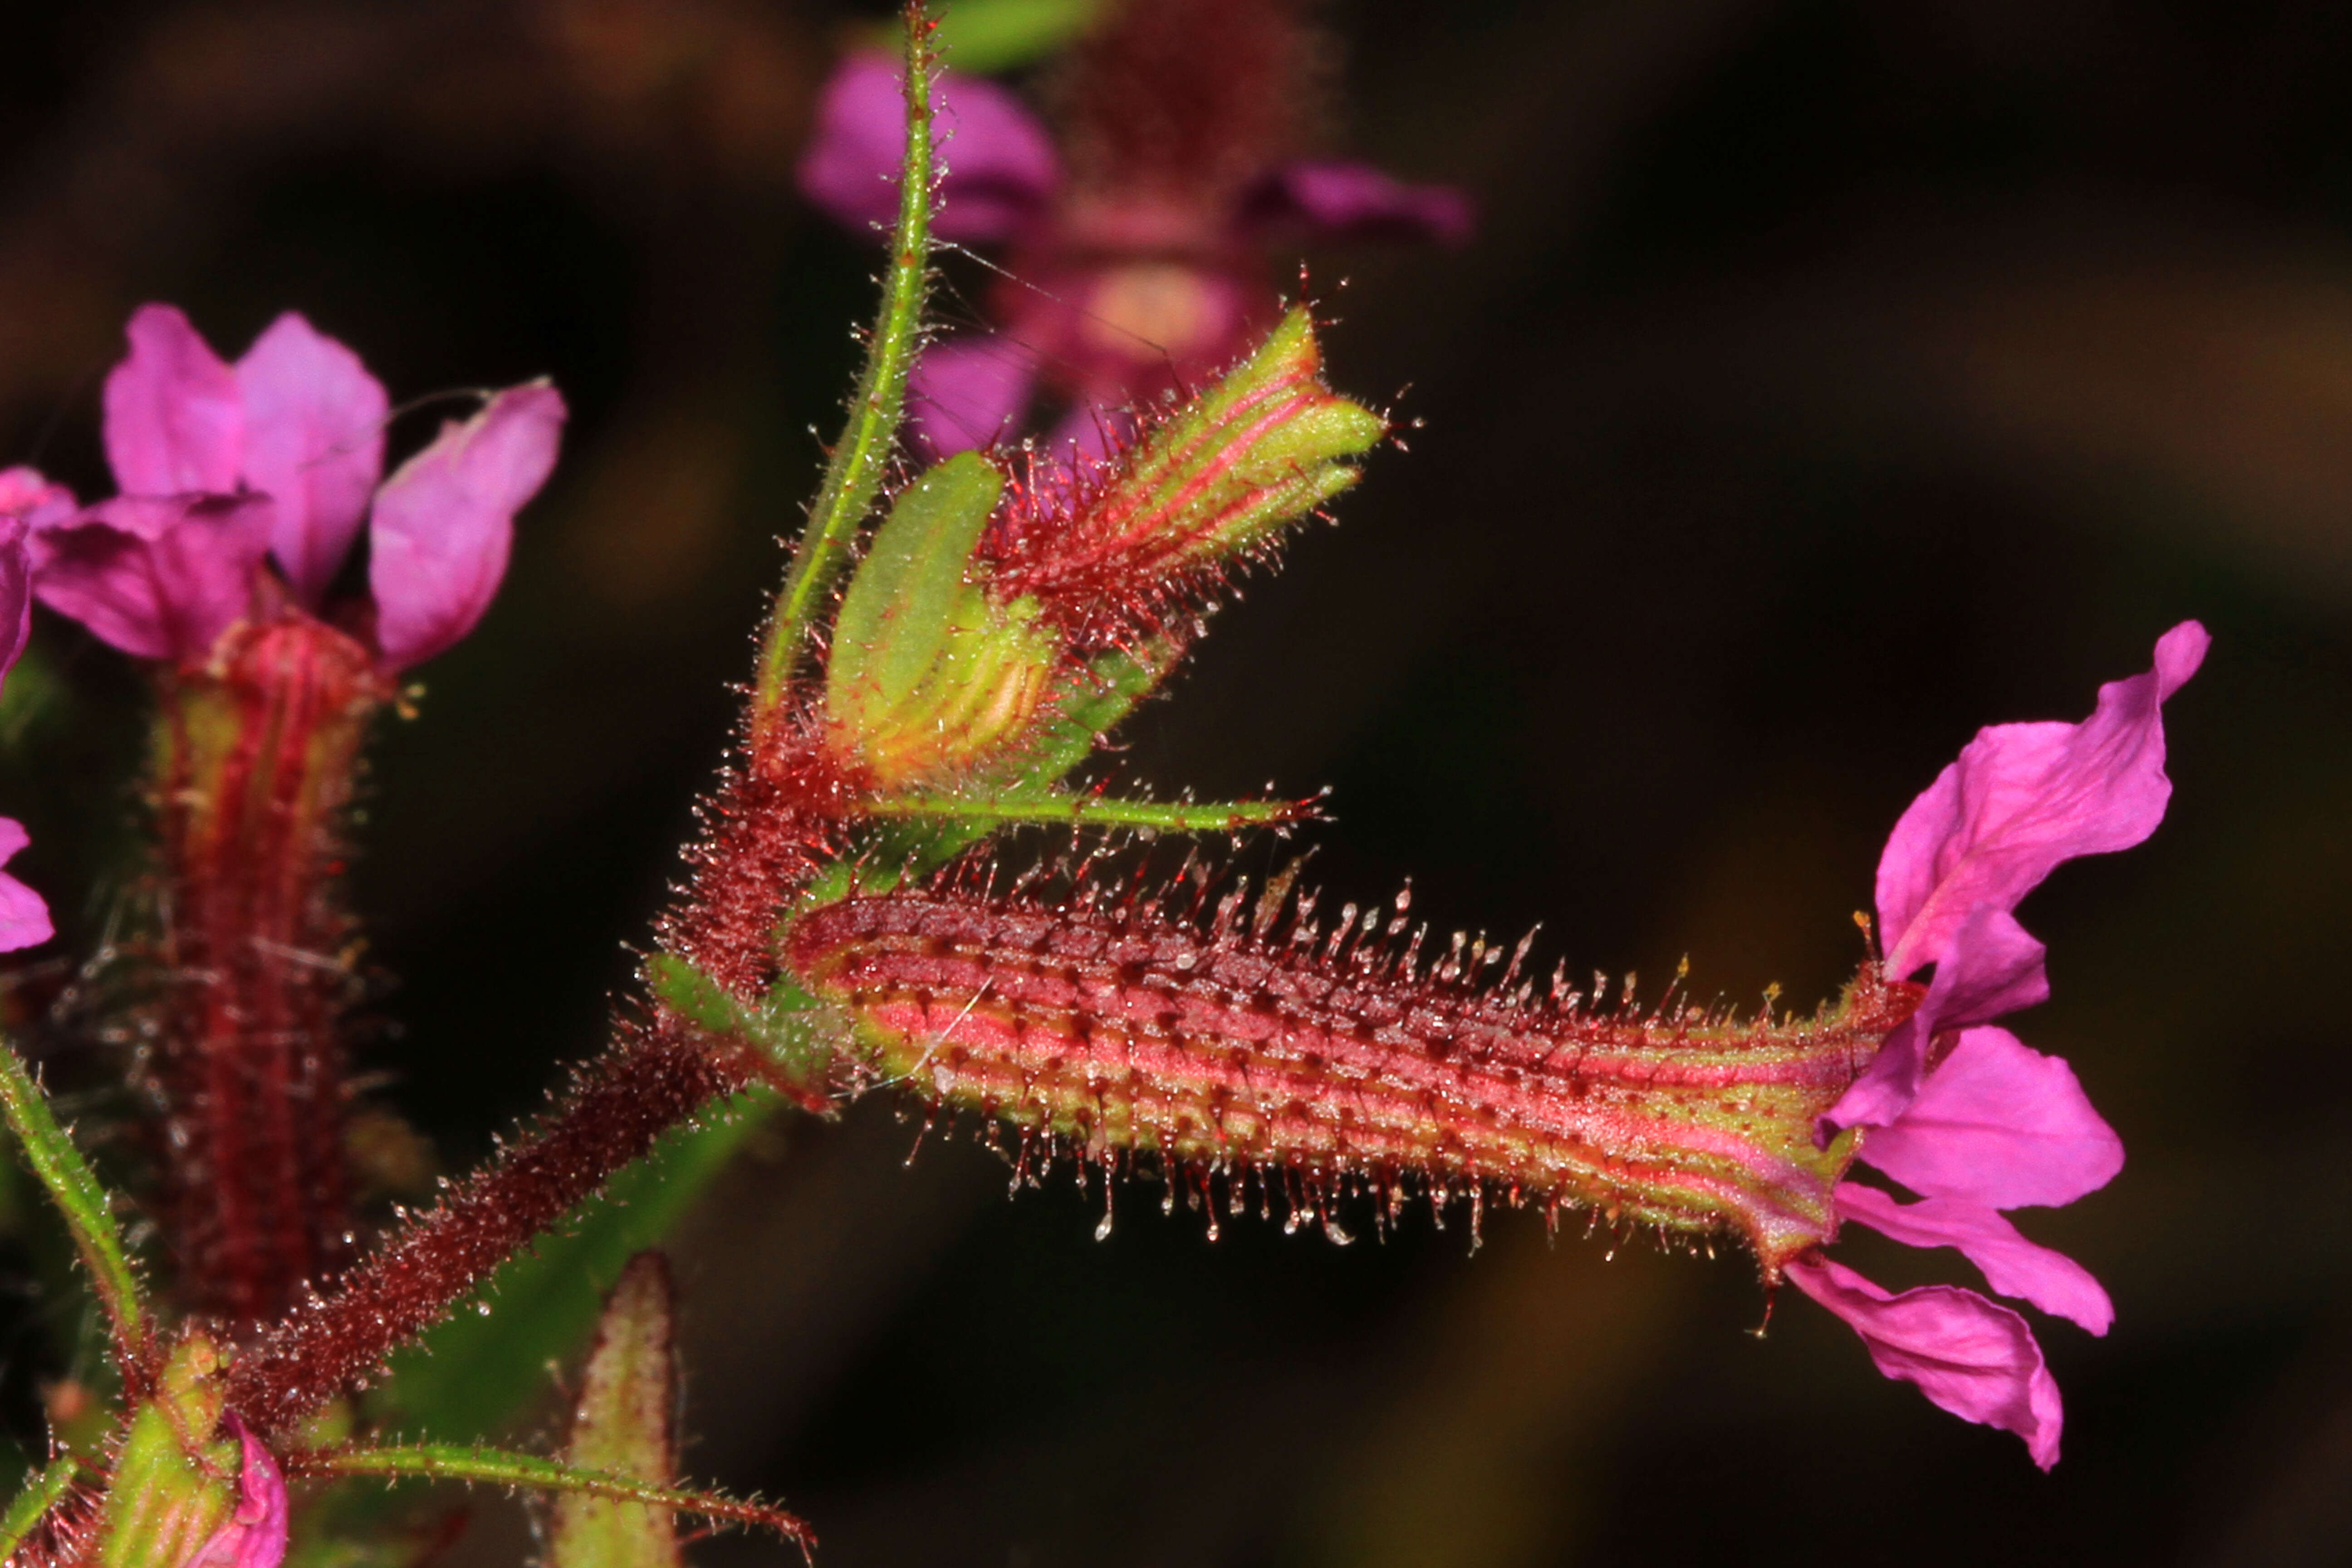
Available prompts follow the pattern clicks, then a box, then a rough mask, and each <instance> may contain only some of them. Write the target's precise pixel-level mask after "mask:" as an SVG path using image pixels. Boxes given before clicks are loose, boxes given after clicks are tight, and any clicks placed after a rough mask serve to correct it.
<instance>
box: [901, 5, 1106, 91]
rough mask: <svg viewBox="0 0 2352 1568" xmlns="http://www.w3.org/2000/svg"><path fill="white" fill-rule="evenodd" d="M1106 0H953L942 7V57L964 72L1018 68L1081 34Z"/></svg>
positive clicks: (985, 71) (940, 44) (1100, 11)
mask: <svg viewBox="0 0 2352 1568" xmlns="http://www.w3.org/2000/svg"><path fill="white" fill-rule="evenodd" d="M1102 13H1103V0H950V3H949V4H948V5H945V6H943V7H941V9H940V32H939V47H940V58H942V59H944V60H946V61H947V63H948V64H949V65H950V66H953V67H954V68H956V69H958V70H961V71H972V72H975V73H980V74H986V73H988V72H991V71H1009V70H1017V69H1019V68H1021V67H1023V66H1025V65H1028V64H1030V63H1031V62H1033V61H1034V60H1036V59H1038V58H1041V57H1043V56H1045V55H1048V54H1051V53H1052V52H1053V51H1054V50H1055V49H1058V48H1060V47H1062V46H1064V45H1065V44H1067V43H1070V42H1071V41H1072V40H1074V39H1076V37H1078V35H1079V34H1081V33H1084V32H1085V31H1086V30H1087V28H1088V27H1090V26H1093V25H1094V21H1095V18H1096V17H1097V16H1101V15H1102Z"/></svg>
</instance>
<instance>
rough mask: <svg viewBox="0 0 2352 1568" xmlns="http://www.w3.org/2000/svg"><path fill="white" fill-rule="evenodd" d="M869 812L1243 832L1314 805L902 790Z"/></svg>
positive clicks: (1004, 822) (995, 822)
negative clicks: (947, 793)
mask: <svg viewBox="0 0 2352 1568" xmlns="http://www.w3.org/2000/svg"><path fill="white" fill-rule="evenodd" d="M866 813H867V815H868V816H881V817H913V818H919V819H921V820H925V821H934V822H952V823H967V824H970V825H971V826H975V827H979V828H982V829H986V828H992V827H1004V826H1013V825H1014V824H1019V823H1049V824H1054V825H1057V826H1070V827H1149V828H1152V829H1154V830H1156V831H1159V832H1162V833H1237V832H1239V831H1241V830H1242V829H1243V828H1244V827H1265V826H1272V825H1274V824H1276V823H1284V822H1297V821H1300V820H1302V819H1304V818H1305V817H1306V816H1308V815H1309V814H1310V813H1309V809H1308V808H1307V807H1303V806H1301V805H1298V804H1297V803H1296V802H1294V801H1287V800H1235V801H1159V800H1120V799H1118V798H1116V797H1114V796H1109V795H1074V794H1071V793H1069V792H1067V791H1062V790H1054V791H1046V792H1043V793H1023V794H1008V795H899V796H896V797H894V798H891V799H888V800H878V801H873V802H870V803H868V804H867V805H866Z"/></svg>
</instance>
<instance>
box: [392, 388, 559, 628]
mask: <svg viewBox="0 0 2352 1568" xmlns="http://www.w3.org/2000/svg"><path fill="white" fill-rule="evenodd" d="M563 419H564V407H563V399H562V396H560V395H558V394H557V393H556V390H555V388H554V387H552V386H550V385H549V384H547V383H545V382H543V381H537V382H532V383H531V384H530V385H528V386H518V387H512V388H509V390H507V391H505V392H501V393H499V395H497V396H495V397H493V398H491V399H490V401H489V403H488V405H487V406H486V407H484V408H483V410H482V411H481V412H480V413H479V414H477V415H476V416H474V417H473V418H471V419H468V420H467V421H466V422H465V423H464V424H463V425H459V424H457V423H456V422H455V421H452V422H451V423H449V424H447V425H444V426H442V427H441V434H440V435H439V436H437V437H435V438H434V441H433V444H432V445H431V446H429V447H425V450H423V451H422V452H419V453H417V454H416V456H415V457H414V458H410V459H409V460H408V461H407V462H405V463H404V464H402V465H401V467H400V471H399V472H398V473H395V474H394V475H393V476H392V478H391V479H386V480H385V481H384V485H383V489H381V490H379V491H378V492H377V493H376V498H375V520H374V522H373V525H372V526H371V527H370V529H369V532H368V539H369V550H370V558H369V561H368V583H369V585H370V586H371V587H372V588H373V590H374V592H375V605H376V646H377V647H379V648H380V649H381V650H382V651H383V658H384V662H385V663H386V664H388V665H390V666H391V667H392V668H394V669H400V668H406V667H407V666H409V665H412V664H416V663H418V662H420V661H422V660H425V659H428V658H432V657H433V656H434V655H435V654H436V653H439V652H441V651H442V650H443V649H444V648H446V647H449V646H450V645H451V644H452V643H454V642H456V641H457V640H458V639H459V638H460V637H464V636H465V635H466V634H467V632H470V631H472V630H473V629H474V624H475V623H476V622H478V621H479V620H480V619H481V618H482V612H483V611H485V610H487V609H488V608H489V607H490V599H491V598H492V596H493V595H496V594H497V593H498V591H499V579H500V578H502V577H504V576H505V575H506V570H507V552H508V550H509V548H510V547H511V546H512V545H513V542H514V515H515V513H516V512H517V511H520V510H521V509H522V506H523V503H524V502H526V501H528V500H530V498H531V497H532V496H534V495H537V494H538V493H539V487H540V486H541V485H542V484H544V483H546V482H547V476H548V473H549V471H550V470H551V469H552V468H554V467H555V452H556V447H557V446H558V444H559V443H560V442H561V440H562V435H563Z"/></svg>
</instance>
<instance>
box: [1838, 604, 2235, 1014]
mask: <svg viewBox="0 0 2352 1568" xmlns="http://www.w3.org/2000/svg"><path fill="white" fill-rule="evenodd" d="M2211 640H2212V639H2211V638H2210V637H2208V636H2207V635H2206V632H2205V628H2204V627H2202V626H2199V625H2198V624H2197V623H2196V622H2194V621H2183V622H2182V623H2181V624H2180V625H2179V626H2175V627H2173V628H2172V629H2171V630H2170V631H2168V632H2167V633H2165V634H2164V637H2162V638H2161V639H2160V640H2159V641H2158V643H2157V645H2156V668H2154V669H2152V670H2150V671H2149V672H2148V673H2147V674H2146V675H2137V676H2134V677H2132V678H2131V679H2127V680H2117V681H2113V682H2110V683H2109V684H2107V685H2105V686H2103V687H2101V688H2100V689H2099V704H2098V707H2097V709H2096V710H2095V711H2094V712H2093V713H2092V714H2091V716H2090V717H2089V718H2088V719H2085V720H2084V721H2083V722H2081V723H2080V724H2058V723H2043V724H1996V725H1993V726H1991V727H1990V728H1989V729H1985V730H1981V731H1978V733H1977V737H1976V739H1975V740H1973V741H1970V742H1969V743H1968V745H1967V746H1966V747H1965V748H1964V749H1963V750H1962V751H1961V752H1960V755H1959V759H1958V761H1957V762H1955V763H1952V764H1951V765H1950V766H1949V767H1948V768H1946V769H1945V770H1944V771H1943V773H1941V774H1940V775H1938V776H1937V780H1936V782H1935V783H1934V784H1931V785H1929V786H1928V787H1927V792H1926V793H1925V794H1923V795H1920V796H1919V798H1918V799H1917V800H1915V801H1913V802H1912V803H1911V806H1910V809H1908V810H1907V811H1906V812H1905V813H1904V814H1903V817H1902V820H1900V821H1899V822H1897V823H1896V824H1895V831H1894V833H1893V834H1892V835H1890V836H1889V837H1888V838H1887V841H1886V849H1885V854H1884V855H1882V856H1881V857H1880V858H1879V863H1878V923H1879V940H1880V941H1881V942H1885V944H1886V950H1887V965H1886V969H1887V973H1889V974H1890V975H1892V976H1893V977H1895V979H1898V980H1900V979H1905V978H1907V977H1908V976H1909V975H1911V974H1913V973H1916V972H1917V971H1918V970H1919V969H1920V968H1921V967H1923V966H1924V965H1927V964H1929V963H1935V962H1937V960H1938V959H1940V958H1941V957H1942V956H1943V955H1944V953H1945V952H1946V951H1947V949H1948V947H1949V945H1950V943H1951V942H1952V941H1953V939H1954V938H1955V937H1956V936H1957V935H1958V931H1959V928H1960V926H1961V924H1962V922H1963V921H1966V920H1967V919H1968V917H1969V913H1970V911H1972V910H1975V909H1976V907H1977V906H1978V905H1979V904H1992V905H1994V906H1996V907H1998V908H2000V909H2003V910H2013V909H2015V908H2016V907H2017V904H2018V901H2019V900H2021V899H2022V898H2024V897H2025V895H2026V894H2027V893H2028V892H2030V891H2032V889H2033V887H2034V886H2035V885H2036V884H2037V883H2039V882H2040V881H2041V880H2042V879H2043V878H2044V877H2047V876H2048V875H2049V874H2050V872H2051V870H2052V869H2053V868H2054V867H2056V866H2057V865H2058V864H2059V863H2060V862H2061V861H2063V860H2068V859H2071V858H2074V857H2075V856H2077V855H2096V854H2105V853H2107V852H2109V851H2112V850H2116V849H2127V848H2129V847H2131V846H2133V845H2135V844H2137V843H2138V842H2140V840H2142V839H2144V838H2146V837H2147V836H2148V835H2149V834H2150V833H2153V832H2154V831H2155V830H2156V825H2157V824H2158V822H2159V821H2161V820H2162V819H2163V817H2164V807H2165V803H2166V802H2167V800H2168V799H2169V798H2170V796H2171V794H2172V784H2171V781H2170V780H2169V779H2168V778H2166V777H2165V773H2164V720H2163V713H2162V707H2163V703H2164V700H2165V699H2166V698H2168V697H2170V696H2171V695H2172V694H2173V692H2175V691H2176V690H2178V689H2179V688H2180V685H2181V683H2182V682H2184V681H2186V680H2187V679H2189V677H2190V676H2191V675H2194V674H2195V673H2196V672H2197V667H2198V665H2199V664H2200V662H2202V660H2203V659H2204V657H2205V650H2206V647H2208V646H2209V645H2210V642H2211Z"/></svg>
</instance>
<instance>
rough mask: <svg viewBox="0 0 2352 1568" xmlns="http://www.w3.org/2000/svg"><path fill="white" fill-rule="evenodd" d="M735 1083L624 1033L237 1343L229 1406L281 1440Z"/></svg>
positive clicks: (721, 1072) (695, 1054)
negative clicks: (468, 1165) (265, 1330)
mask: <svg viewBox="0 0 2352 1568" xmlns="http://www.w3.org/2000/svg"><path fill="white" fill-rule="evenodd" d="M749 1081H750V1080H749V1077H748V1074H746V1073H745V1071H744V1070H743V1069H742V1068H741V1067H740V1066H739V1065H737V1064H735V1063H733V1062H731V1061H730V1059H728V1058H725V1057H722V1056H719V1055H717V1054H714V1053H713V1052H711V1051H710V1050H709V1049H708V1048H706V1047H705V1046H704V1045H702V1044H701V1043H698V1042H697V1041H695V1040H693V1039H691V1038H681V1037H676V1035H675V1032H673V1031H668V1030H663V1029H660V1028H657V1027H655V1026H645V1025H625V1026H623V1028H622V1031H621V1038H620V1039H619V1040H618V1041H616V1042H615V1044H614V1047H612V1048H611V1049H609V1050H608V1051H607V1052H606V1053H605V1054H604V1056H603V1057H601V1058H598V1059H597V1060H596V1061H594V1062H593V1063H592V1064H590V1065H589V1066H588V1067H587V1068H583V1070H582V1072H581V1075H580V1078H579V1079H578V1081H577V1082H576V1083H575V1084H574V1086H573V1088H572V1092H571V1094H570V1095H569V1096H568V1097H567V1098H566V1099H565V1100H564V1101H563V1103H562V1105H561V1106H560V1107H559V1108H558V1109H557V1110H556V1111H555V1113H554V1114H553V1115H552V1116H551V1118H550V1119H549V1120H548V1121H546V1122H545V1123H544V1124H542V1125H541V1127H540V1128H539V1129H537V1130H536V1133H535V1135H533V1136H530V1137H529V1138H527V1139H524V1140H522V1141H520V1142H514V1143H510V1144H509V1145H508V1146H507V1148H506V1149H505V1150H504V1151H503V1152H502V1153H501V1154H500V1156H499V1159H498V1160H497V1161H496V1162H495V1163H492V1164H491V1165H489V1166H488V1168H486V1169H484V1170H482V1171H480V1172H478V1173H475V1174H474V1175H472V1176H470V1177H468V1178H467V1179H466V1180H465V1181H463V1182H461V1183H459V1184H457V1186H456V1187H455V1188H453V1189H452V1190H451V1191H450V1193H449V1194H448V1195H447V1196H446V1197H445V1198H444V1199H443V1200H442V1201H441V1203H440V1204H439V1205H436V1207H435V1208H434V1209H432V1210H431V1211H430V1212H429V1213H427V1214H425V1215H422V1216H421V1217H419V1218H418V1219H417V1220H416V1221H415V1223H414V1224H412V1225H411V1226H409V1227H408V1228H407V1229H406V1230H404V1231H403V1232H401V1233H400V1234H399V1235H398V1236H397V1237H394V1238H393V1240H391V1241H390V1242H389V1243H387V1244H386V1245H385V1246H384V1247H383V1248H381V1249H380V1250H379V1251H377V1252H376V1253H375V1254H374V1255H373V1257H371V1258H369V1259H368V1260H367V1261H366V1262H365V1263H364V1264H362V1266H361V1267H360V1268H357V1269H355V1270H354V1271H353V1272H352V1274H350V1275H349V1276H347V1277H346V1278H345V1279H343V1280H341V1282H340V1283H339V1284H338V1286H337V1287H336V1289H334V1291H333V1292H332V1293H331V1295H328V1296H326V1297H325V1298H323V1299H318V1300H310V1301H308V1302H305V1303H303V1304H302V1305H300V1306H298V1307H296V1308H295V1309H294V1310H293V1311H291V1312H289V1314H288V1315H287V1316H286V1318H285V1320H284V1321H282V1322H280V1323H279V1325H278V1327H277V1328H276V1329H275V1330H273V1331H271V1332H270V1333H269V1334H268V1335H267V1336H266V1337H264V1338H263V1339H262V1340H260V1341H259V1342H257V1343H256V1344H254V1345H253V1346H251V1347H249V1348H248V1349H247V1352H246V1353H245V1354H244V1355H242V1356H241V1357H239V1358H238V1360H237V1362H236V1365H235V1366H234V1367H232V1368H231V1369H230V1372H229V1374H228V1402H229V1405H230V1406H231V1408H233V1409H236V1410H237V1411H238V1412H240V1413H241V1414H242V1415H244V1416H245V1418H246V1419H247V1421H248V1422H250V1423H251V1424H252V1425H253V1426H255V1427H256V1428H257V1430H260V1431H262V1432H264V1433H276V1434H281V1435H282V1434H285V1433H287V1432H289V1431H291V1430H292V1429H293V1428H294V1427H296V1426H298V1425H299V1423H300V1422H301V1421H302V1419H303V1418H304V1417H305V1416H307V1415H310V1413H311V1412H312V1411H314V1410H317V1409H318V1408H319V1407H320V1406H321V1405H325V1404H326V1403H327V1402H328V1401H329V1400H331V1399H332V1398H334V1397H335V1396H336V1395H337V1394H341V1393H342V1392H343V1391H344V1390H345V1389H346V1388H349V1387H351V1386H352V1385H354V1384H362V1383H364V1382H365V1381H366V1379H367V1378H368V1377H369V1375H370V1374H371V1373H373V1372H374V1370H375V1369H376V1367H377V1366H378V1365H379V1364H380V1363H382V1362H383V1358H384V1357H385V1356H386V1355H387V1354H388V1353H390V1352H392V1351H393V1350H394V1348H396V1347H397V1346H399V1345H401V1344H403V1343H405V1342H407V1341H408V1340H410V1339H412V1338H414V1337H415V1335H416V1334H417V1333H418V1332H419V1331H422V1330H423V1329H425V1328H426V1327H428V1326H429V1325H431V1324H432V1323H434V1322H436V1321H439V1320H440V1319H441V1318H443V1317H445V1316H446V1315H447V1313H448V1311H449V1310H450V1308H451V1307H452V1306H453V1305H455V1304H456V1303H457V1301H459V1300H462V1299H463V1298H464V1297H465V1296H466V1295H467V1292H469V1291H471V1290H472V1289H474V1288H475V1286H477V1285H478V1284H479V1283H480V1282H481V1281H482V1280H483V1279H485V1278H486V1277H487V1276H488V1274H489V1273H490V1272H491V1270H493V1269H495V1268H497V1267H498V1266H499V1264H500V1263H503V1262H505V1261H506V1260H507V1259H508V1258H511V1257H513V1256H514V1255H515V1254H516V1253H518V1252H520V1251H521V1250H522V1249H523V1248H525V1247H528V1246H530V1243H531V1241H532V1239H533V1238H534V1237H538V1236H540V1235H541V1234H542V1233H544V1232H545V1231H547V1230H549V1229H550V1228H551V1227H552V1226H555V1225H556V1223H557V1222H559V1221H560V1220H562V1217H563V1216H564V1215H565V1214H567V1213H569V1212H570V1211H571V1210H572V1208H573V1207H575V1206H577V1205H579V1204H580V1203H582V1202H583V1201H584V1200H585V1199H587V1198H589V1197H591V1196H593V1194H595V1193H596V1192H597V1191H598V1190H599V1189H601V1188H602V1187H603V1186H604V1182H605V1180H606V1179H607V1178H608V1177H610V1176H611V1175H612V1174H613V1173H614V1172H615V1171H618V1170H619V1169H620V1168H621V1167H622V1166H624V1165H626V1164H628V1163H631V1162H632V1161H634V1160H635V1159H637V1158H638V1157H640V1156H641V1155H643V1154H644V1153H645V1152H646V1151H647V1150H648V1149H650V1148H652V1147H653V1144H654V1141H655V1140H656V1139H657V1138H659V1137H660V1136H661V1135H662V1133H664V1132H665V1131H668V1130H669V1129H670V1128H672V1127H675V1126H677V1124H678V1123H680V1122H682V1121H688V1120H690V1119H691V1118H693V1117H695V1116H696V1115H698V1114H699V1113H700V1112H702V1111H703V1110H706V1109H708V1108H709V1106H710V1105H711V1103H712V1102H713V1101H715V1100H719V1099H720V1098H722V1097H723V1096H726V1095H728V1094H730V1093H733V1092H734V1091H736V1090H737V1089H741V1088H743V1087H744V1085H745V1084H746V1083H748V1082H749Z"/></svg>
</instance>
